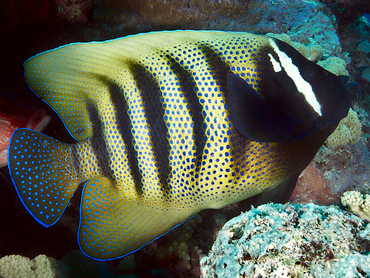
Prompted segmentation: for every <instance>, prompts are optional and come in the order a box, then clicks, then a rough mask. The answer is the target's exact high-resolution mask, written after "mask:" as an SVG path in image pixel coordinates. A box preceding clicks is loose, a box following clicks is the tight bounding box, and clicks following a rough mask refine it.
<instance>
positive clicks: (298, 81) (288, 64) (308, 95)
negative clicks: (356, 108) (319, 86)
mask: <svg viewBox="0 0 370 278" xmlns="http://www.w3.org/2000/svg"><path fill="white" fill-rule="evenodd" d="M269 41H270V45H271V46H272V48H273V49H274V50H275V52H276V54H277V55H278V57H279V60H280V64H281V66H282V67H283V68H284V70H285V72H286V73H287V75H288V76H289V77H290V78H291V79H292V80H293V82H294V84H295V86H296V87H297V90H298V92H300V93H301V94H303V96H304V97H305V99H306V101H307V102H308V104H309V105H311V107H312V108H313V110H315V112H316V113H317V114H319V115H320V116H322V113H321V105H320V103H319V102H318V101H317V99H316V96H315V93H314V92H313V91H312V87H311V85H310V83H308V82H307V81H306V80H304V79H303V77H302V76H301V74H300V72H299V69H298V67H297V66H296V65H294V64H293V61H292V59H291V58H289V57H288V55H286V53H284V52H283V51H280V49H279V48H278V46H277V45H276V43H275V42H274V41H273V40H272V39H269ZM269 56H270V54H269ZM271 56H272V55H271ZM271 56H270V59H271ZM274 60H275V59H274ZM275 62H276V61H275ZM272 64H273V67H274V70H275V66H274V62H272ZM275 71H276V70H275Z"/></svg>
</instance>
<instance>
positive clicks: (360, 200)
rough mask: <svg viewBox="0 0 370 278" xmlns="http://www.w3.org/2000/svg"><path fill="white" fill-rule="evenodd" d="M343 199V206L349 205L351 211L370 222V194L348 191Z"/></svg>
mask: <svg viewBox="0 0 370 278" xmlns="http://www.w3.org/2000/svg"><path fill="white" fill-rule="evenodd" d="M341 200H342V205H343V206H347V207H348V208H349V210H350V211H351V212H353V213H354V214H356V215H358V216H360V217H361V218H363V219H366V220H367V221H369V222H370V195H367V194H366V195H362V194H361V193H360V192H358V191H347V192H344V194H343V196H342V198H341Z"/></svg>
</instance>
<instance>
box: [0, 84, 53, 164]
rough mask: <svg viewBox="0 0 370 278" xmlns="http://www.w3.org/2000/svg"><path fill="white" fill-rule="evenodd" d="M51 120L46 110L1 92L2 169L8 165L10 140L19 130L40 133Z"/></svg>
mask: <svg viewBox="0 0 370 278" xmlns="http://www.w3.org/2000/svg"><path fill="white" fill-rule="evenodd" d="M50 120H51V118H50V116H49V115H47V113H46V110H45V109H43V108H38V107H34V106H32V105H28V104H26V103H25V102H24V101H22V99H20V98H19V97H18V96H14V95H10V94H8V93H6V92H4V91H3V90H0V167H4V166H6V165H7V154H8V145H9V140H10V138H11V136H12V134H13V132H14V131H15V130H16V129H17V128H28V129H32V130H36V131H39V132H40V131H42V130H44V129H45V127H46V126H47V125H48V124H49V122H50Z"/></svg>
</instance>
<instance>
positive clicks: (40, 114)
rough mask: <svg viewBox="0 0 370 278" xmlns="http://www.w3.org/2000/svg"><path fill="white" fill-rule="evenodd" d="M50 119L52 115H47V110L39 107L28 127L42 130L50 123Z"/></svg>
mask: <svg viewBox="0 0 370 278" xmlns="http://www.w3.org/2000/svg"><path fill="white" fill-rule="evenodd" d="M50 120H51V117H50V116H49V115H46V110H45V109H42V108H39V109H37V111H36V112H35V113H34V114H33V115H32V117H31V118H30V120H29V121H28V124H27V126H26V128H29V129H33V130H35V131H38V132H41V131H43V130H44V129H45V127H46V126H47V125H48V124H49V122H50Z"/></svg>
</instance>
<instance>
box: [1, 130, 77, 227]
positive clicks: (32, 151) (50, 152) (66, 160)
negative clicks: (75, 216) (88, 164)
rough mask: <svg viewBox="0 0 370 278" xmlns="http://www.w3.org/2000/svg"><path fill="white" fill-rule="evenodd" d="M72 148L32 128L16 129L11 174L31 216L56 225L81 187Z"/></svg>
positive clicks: (10, 159)
mask: <svg viewBox="0 0 370 278" xmlns="http://www.w3.org/2000/svg"><path fill="white" fill-rule="evenodd" d="M70 158H71V145H69V144H65V143H62V142H59V141H58V140H56V139H53V138H50V137H48V136H45V135H43V134H41V133H38V132H36V131H33V130H29V129H18V130H16V131H15V132H14V133H13V135H12V138H11V140H10V144H9V150H8V161H9V173H10V176H11V178H12V180H13V183H14V185H15V188H16V190H17V193H18V195H19V197H20V199H21V201H22V203H23V204H24V206H25V207H26V209H27V210H28V211H29V213H30V214H31V215H32V216H33V217H34V218H35V219H36V220H37V221H38V222H39V223H40V224H42V225H43V226H45V227H49V226H51V225H53V224H54V223H55V222H56V221H58V219H59V218H60V216H61V215H62V214H63V212H64V210H65V209H66V207H67V205H68V203H69V200H70V199H71V197H72V195H73V193H74V192H75V190H76V189H77V187H78V185H79V181H78V179H77V176H76V173H75V171H74V168H73V167H74V166H73V163H71V161H70Z"/></svg>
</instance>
